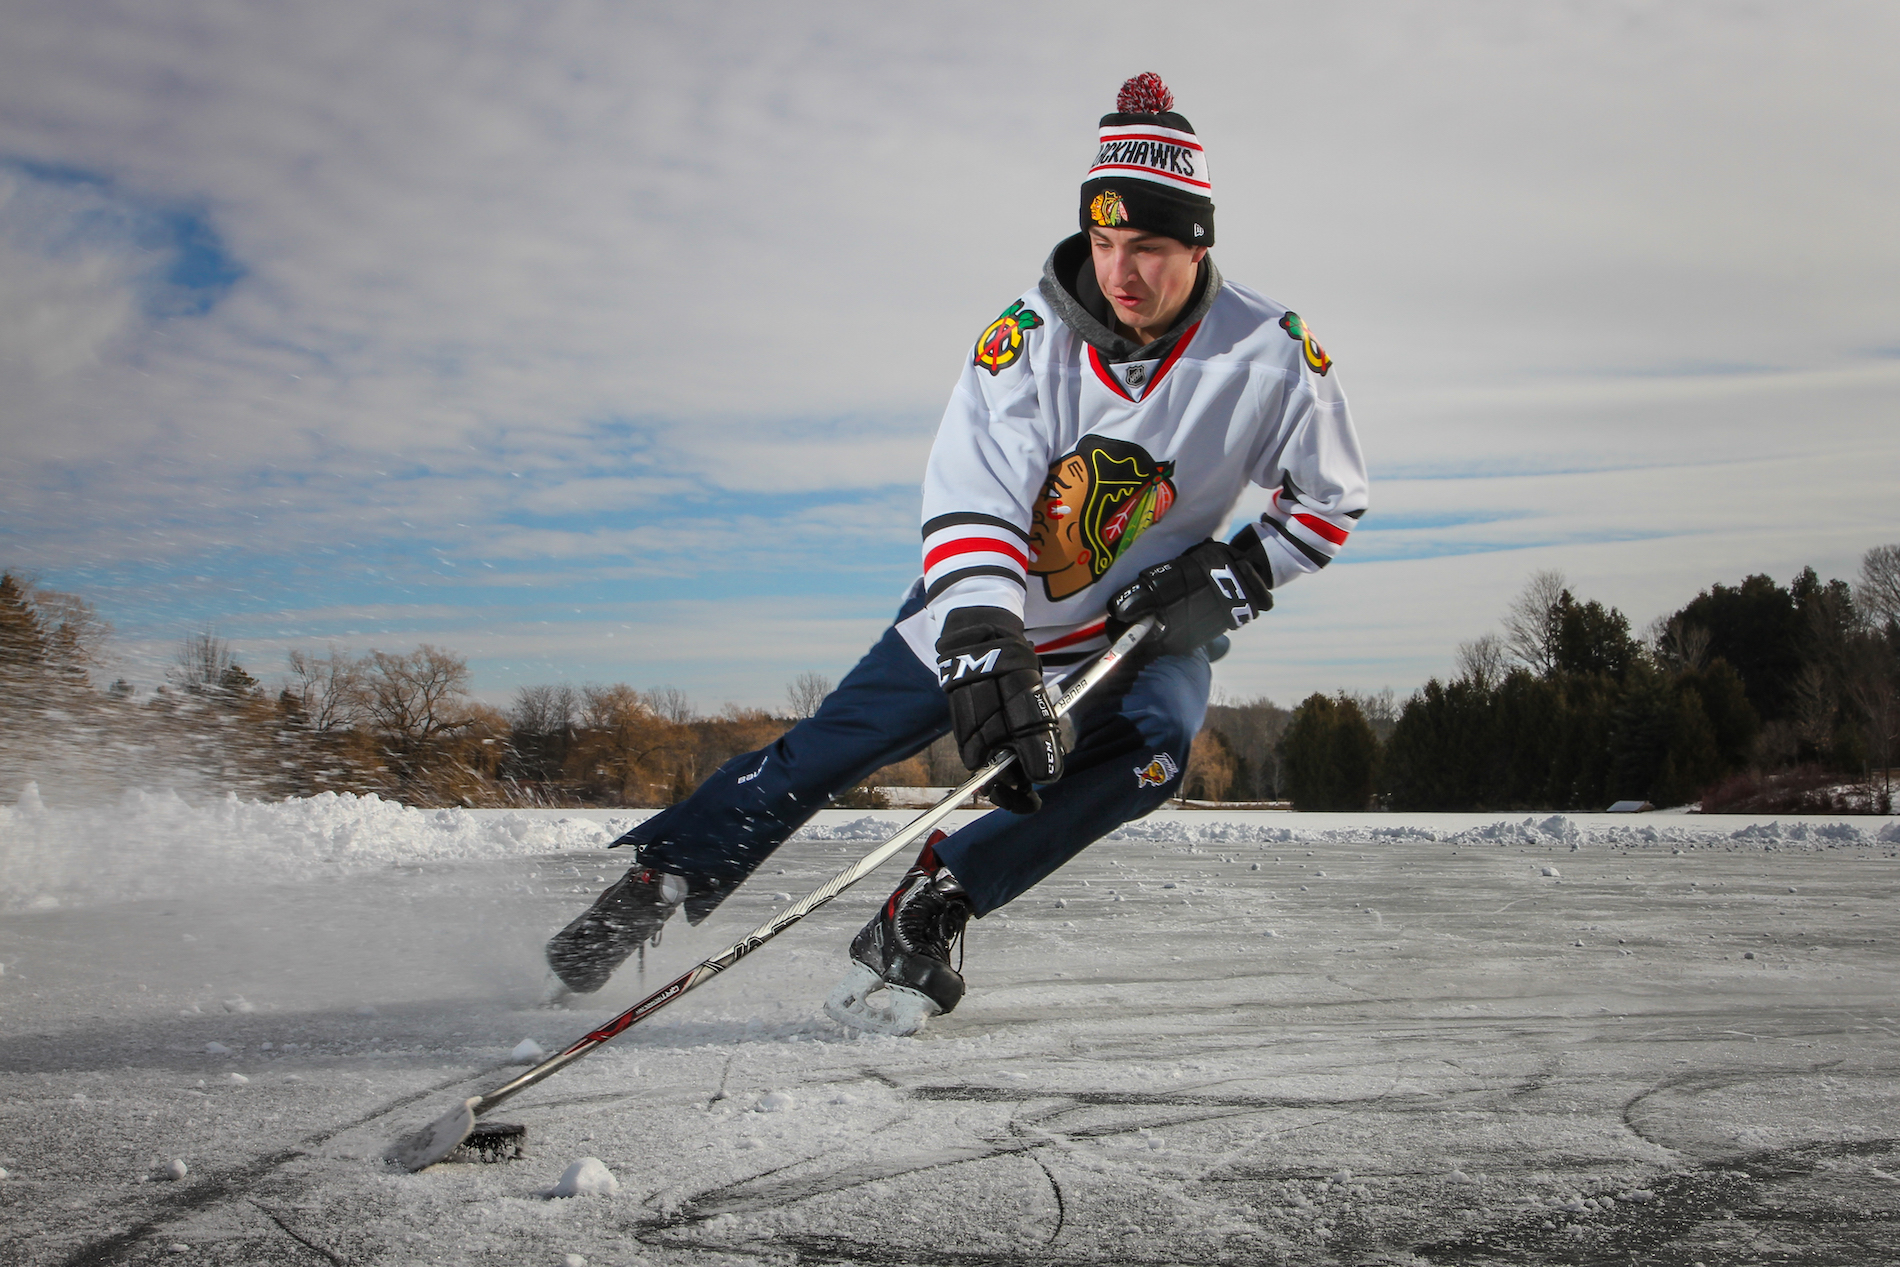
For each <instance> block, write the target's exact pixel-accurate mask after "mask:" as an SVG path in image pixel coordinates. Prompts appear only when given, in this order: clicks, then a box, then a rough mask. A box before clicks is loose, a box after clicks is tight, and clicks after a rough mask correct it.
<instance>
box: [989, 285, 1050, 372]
mask: <svg viewBox="0 0 1900 1267" xmlns="http://www.w3.org/2000/svg"><path fill="white" fill-rule="evenodd" d="M1041 324H1042V317H1041V315H1040V314H1039V313H1037V312H1036V310H1035V309H1034V308H1025V307H1024V306H1023V301H1022V300H1020V299H1018V300H1017V301H1016V302H1015V303H1013V304H1011V305H1010V306H1009V307H1007V308H1005V309H1003V315H1002V316H1000V317H998V318H997V319H996V320H994V321H992V322H990V324H989V325H988V326H986V327H985V328H984V330H983V334H982V337H980V338H979V339H977V341H976V356H975V358H974V360H975V362H976V364H977V366H978V367H979V368H981V369H986V370H988V371H989V372H990V374H991V375H992V376H994V375H997V374H1000V373H1002V372H1003V371H1004V370H1006V369H1008V368H1009V367H1010V366H1012V365H1014V364H1015V363H1016V358H1017V357H1019V356H1021V355H1022V354H1023V335H1025V334H1027V333H1028V332H1029V331H1031V330H1034V329H1035V328H1036V327H1037V326H1039V325H1041Z"/></svg>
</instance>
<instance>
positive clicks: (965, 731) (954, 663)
mask: <svg viewBox="0 0 1900 1267" xmlns="http://www.w3.org/2000/svg"><path fill="white" fill-rule="evenodd" d="M937 680H938V681H939V682H940V683H942V685H943V689H944V694H945V695H947V696H948V697H949V699H950V722H951V725H952V726H953V727H954V728H955V730H956V736H957V751H958V753H959V754H960V755H961V756H962V757H963V764H964V765H965V766H967V767H968V768H970V769H972V770H980V769H982V768H983V766H984V765H986V764H988V762H989V760H990V758H991V757H993V756H994V755H996V754H997V753H998V752H1001V751H1003V750H1005V749H1008V750H1010V751H1013V752H1014V753H1015V754H1016V764H1014V765H1012V766H1011V767H1010V768H1009V769H1007V770H1005V771H1004V772H1003V773H1002V774H1000V775H998V776H997V777H996V779H995V781H993V782H992V783H991V784H990V787H989V798H990V800H992V801H994V802H995V803H996V804H998V805H1000V806H1002V807H1003V808H1004V809H1006V810H1008V811H1010V812H1011V813H1013V814H1031V813H1034V812H1035V811H1036V810H1038V809H1040V808H1041V807H1042V798H1041V797H1039V796H1037V795H1036V788H1035V785H1036V784H1038V783H1054V782H1055V781H1056V780H1057V779H1059V778H1061V777H1062V742H1061V740H1060V739H1059V738H1058V729H1057V725H1056V710H1055V708H1054V707H1053V706H1052V705H1051V704H1050V703H1049V697H1048V695H1047V694H1045V693H1044V692H1043V689H1042V669H1041V667H1040V662H1039V661H1038V660H1037V659H1036V649H1035V648H1034V647H1032V646H1031V645H1030V644H1029V639H1028V637H1027V636H1026V635H1025V634H1024V633H1023V622H1022V618H1021V617H1020V616H1017V615H1014V614H1013V613H1011V612H1007V611H1005V610H1003V609H1002V608H1000V607H959V608H958V609H957V610H955V611H953V612H951V613H950V615H949V616H948V617H946V618H945V620H944V622H943V634H942V636H941V637H939V638H938V639H937Z"/></svg>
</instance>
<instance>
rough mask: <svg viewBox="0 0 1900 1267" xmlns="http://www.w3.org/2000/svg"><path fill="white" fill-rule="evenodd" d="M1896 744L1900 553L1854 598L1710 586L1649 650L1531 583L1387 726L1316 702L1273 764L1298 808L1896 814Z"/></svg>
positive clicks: (1765, 581) (1295, 718) (1347, 705)
mask: <svg viewBox="0 0 1900 1267" xmlns="http://www.w3.org/2000/svg"><path fill="white" fill-rule="evenodd" d="M1220 725H1221V719H1219V718H1217V717H1216V718H1211V719H1210V728H1218V727H1219V726H1220ZM1896 745H1900V545H1886V546H1880V547H1877V548H1875V549H1873V550H1870V551H1868V552H1867V554H1866V555H1865V556H1864V557H1863V559H1862V561H1861V569H1860V576H1859V579H1858V583H1857V584H1854V585H1851V586H1850V585H1849V584H1848V583H1847V582H1845V581H1840V580H1830V581H1826V582H1823V581H1822V580H1821V579H1820V577H1819V576H1817V575H1816V574H1815V572H1814V570H1813V569H1812V568H1807V569H1803V571H1802V572H1801V573H1800V574H1799V575H1797V576H1796V577H1795V578H1794V580H1793V581H1792V582H1790V583H1789V584H1788V585H1786V586H1782V585H1779V584H1777V583H1776V582H1775V581H1774V580H1773V579H1772V578H1770V577H1768V576H1764V575H1754V576H1749V577H1747V578H1745V579H1744V580H1742V581H1741V583H1740V584H1738V585H1726V584H1720V583H1718V584H1715V585H1711V586H1710V587H1709V588H1708V589H1706V590H1703V591H1702V592H1701V593H1699V594H1698V595H1697V596H1696V597H1695V598H1694V599H1692V600H1690V601H1689V602H1688V603H1686V604H1685V605H1684V606H1683V607H1681V608H1680V609H1679V610H1677V611H1675V612H1673V613H1671V614H1669V615H1667V616H1665V617H1662V618H1659V619H1658V620H1656V621H1655V622H1653V623H1652V624H1651V625H1650V627H1649V628H1648V629H1647V630H1646V631H1645V634H1644V636H1643V637H1641V638H1639V637H1636V636H1634V635H1632V633H1631V632H1630V626H1629V621H1628V618H1627V617H1625V616H1624V615H1623V613H1622V612H1620V611H1618V610H1617V609H1616V608H1614V607H1605V606H1604V605H1603V604H1601V603H1599V602H1597V601H1595V600H1584V599H1580V598H1579V597H1578V596H1577V595H1576V594H1575V593H1574V592H1573V591H1572V589H1571V587H1570V586H1569V584H1568V583H1567V582H1566V581H1565V579H1564V577H1563V576H1562V574H1561V573H1557V572H1540V573H1538V574H1537V575H1536V576H1535V577H1533V578H1532V579H1531V581H1530V583H1529V584H1528V585H1527V586H1526V588H1525V590H1524V592H1523V593H1522V594H1520V595H1519V596H1518V598H1517V599H1516V600H1515V601H1514V602H1513V603H1512V604H1511V606H1510V608H1509V609H1508V610H1507V611H1506V613H1505V615H1504V619H1503V622H1502V628H1501V630H1500V631H1499V632H1496V633H1492V634H1487V635H1484V636H1483V637H1480V638H1478V639H1475V640H1473V641H1471V642H1468V643H1465V644H1464V645H1463V646H1461V647H1460V648H1459V649H1458V655H1457V671H1456V672H1455V673H1454V674H1453V675H1452V676H1451V677H1450V678H1449V679H1447V680H1440V679H1438V678H1433V679H1432V680H1431V681H1428V682H1427V683H1426V684H1425V685H1424V686H1423V687H1421V688H1420V689H1419V690H1418V691H1416V692H1414V693H1413V695H1412V696H1411V697H1410V698H1409V699H1407V700H1406V701H1405V704H1404V706H1403V707H1402V708H1400V709H1399V710H1398V713H1397V716H1396V717H1395V718H1392V719H1391V720H1390V721H1389V722H1387V721H1386V720H1385V719H1384V718H1380V719H1378V720H1377V721H1375V719H1374V717H1373V716H1371V715H1369V713H1368V710H1367V709H1366V708H1365V707H1363V705H1362V704H1361V702H1360V701H1359V700H1358V699H1355V698H1353V697H1351V696H1346V695H1338V696H1331V697H1329V696H1325V695H1320V694H1315V695H1312V696H1310V697H1308V698H1307V699H1306V700H1305V701H1303V702H1302V703H1301V704H1300V705H1299V707H1298V708H1297V709H1294V710H1293V711H1292V712H1291V714H1289V715H1288V717H1287V720H1286V724H1285V726H1284V728H1283V730H1282V731H1281V733H1280V735H1279V737H1278V739H1277V742H1276V743H1275V745H1274V748H1275V754H1276V756H1277V759H1278V764H1279V783H1278V786H1277V790H1278V791H1280V792H1282V793H1283V794H1284V795H1286V796H1287V797H1288V798H1290V799H1291V801H1292V802H1293V803H1294V805H1295V806H1296V807H1299V808H1310V809H1360V808H1364V807H1366V806H1368V805H1372V804H1378V805H1382V806H1385V807H1388V808H1391V809H1395V810H1496V809H1602V808H1604V807H1605V806H1607V805H1609V804H1611V803H1612V802H1616V801H1626V800H1627V801H1637V802H1644V801H1647V802H1650V803H1653V804H1656V805H1681V804H1687V803H1690V802H1699V803H1700V804H1701V806H1702V808H1703V810H1704V811H1705V812H1720V811H1724V810H1732V811H1771V812H1797V811H1803V810H1807V811H1824V812H1857V811H1858V812H1877V813H1888V812H1891V808H1892V786H1891V777H1892V776H1891V768H1892V766H1893V762H1894V756H1895V749H1896Z"/></svg>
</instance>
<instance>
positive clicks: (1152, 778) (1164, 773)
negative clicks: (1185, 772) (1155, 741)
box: [1135, 752, 1181, 787]
mask: <svg viewBox="0 0 1900 1267" xmlns="http://www.w3.org/2000/svg"><path fill="white" fill-rule="evenodd" d="M1179 773H1181V767H1180V766H1178V765H1176V764H1174V758H1173V757H1171V756H1169V755H1168V754H1167V753H1165V752H1157V753H1155V755H1154V760H1152V761H1150V762H1149V763H1148V764H1147V765H1138V766H1136V767H1135V786H1136V787H1160V786H1161V785H1162V784H1164V783H1166V782H1168V780H1170V779H1172V778H1173V777H1174V776H1175V775H1177V774H1179Z"/></svg>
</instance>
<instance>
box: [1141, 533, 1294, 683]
mask: <svg viewBox="0 0 1900 1267" xmlns="http://www.w3.org/2000/svg"><path fill="white" fill-rule="evenodd" d="M1264 566H1265V561H1264V560H1262V561H1260V563H1259V564H1256V563H1255V562H1254V561H1253V560H1251V559H1250V558H1249V557H1248V553H1247V552H1246V551H1243V550H1240V549H1236V548H1235V547H1233V546H1230V545H1224V544H1222V543H1221V542H1219V541H1203V542H1201V543H1200V544H1199V545H1197V546H1193V547H1191V548H1189V549H1188V550H1186V551H1184V552H1182V553H1181V554H1179V555H1176V556H1175V557H1174V558H1172V559H1169V560H1168V561H1167V562H1166V563H1157V564H1155V566H1153V567H1151V568H1148V569H1147V570H1145V571H1144V572H1142V573H1141V575H1140V576H1137V577H1136V578H1135V579H1134V581H1133V582H1132V583H1130V584H1128V585H1126V586H1124V587H1122V590H1121V592H1120V593H1118V594H1116V595H1115V597H1113V598H1111V599H1109V600H1108V612H1109V615H1110V616H1111V617H1113V618H1114V620H1116V621H1118V622H1120V623H1122V624H1132V623H1133V622H1134V621H1135V620H1137V619H1139V618H1140V617H1142V616H1145V615H1147V614H1148V613H1149V612H1154V613H1155V614H1156V615H1158V616H1159V617H1160V619H1161V635H1160V640H1159V643H1158V644H1157V645H1159V646H1160V648H1161V649H1162V650H1163V651H1166V652H1168V653H1170V654H1173V655H1186V654H1187V653H1188V652H1190V651H1192V650H1194V649H1195V648H1196V647H1199V646H1202V645H1204V644H1206V643H1208V642H1211V641H1213V640H1214V639H1215V638H1217V637H1219V636H1220V635H1221V634H1224V633H1226V632H1227V631H1228V630H1230V629H1238V628H1240V627H1241V626H1242V625H1244V624H1246V623H1247V622H1248V621H1250V620H1252V619H1254V618H1255V617H1256V616H1259V615H1260V614H1261V613H1263V612H1266V611H1269V610H1271V609H1272V607H1273V590H1272V588H1271V587H1270V586H1269V585H1268V584H1267V582H1266V580H1265V579H1264V574H1263V573H1262V570H1261V569H1262V567H1264Z"/></svg>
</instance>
